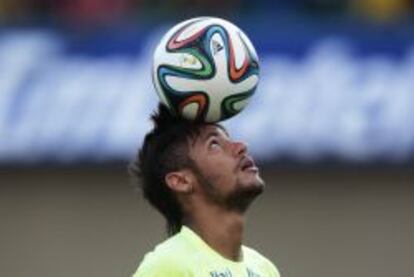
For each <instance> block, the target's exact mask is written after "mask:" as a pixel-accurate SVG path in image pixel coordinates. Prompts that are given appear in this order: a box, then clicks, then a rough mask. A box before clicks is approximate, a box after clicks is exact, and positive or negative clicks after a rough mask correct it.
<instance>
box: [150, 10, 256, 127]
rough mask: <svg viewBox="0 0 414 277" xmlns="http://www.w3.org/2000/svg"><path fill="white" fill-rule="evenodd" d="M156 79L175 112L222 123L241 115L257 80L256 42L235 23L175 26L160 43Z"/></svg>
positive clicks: (197, 21)
mask: <svg viewBox="0 0 414 277" xmlns="http://www.w3.org/2000/svg"><path fill="white" fill-rule="evenodd" d="M153 82H154V85H155V88H156V91H157V93H158V95H159V97H160V99H161V102H162V103H163V104H164V105H165V106H167V107H168V109H169V110H170V111H171V112H172V113H173V114H175V115H176V116H181V117H184V118H186V119H188V120H193V121H199V122H208V123H212V122H218V121H222V120H224V119H227V118H229V117H232V116H234V115H236V114H237V113H239V112H240V111H241V110H243V108H244V107H245V106H246V105H247V103H248V102H249V100H250V97H251V96H252V95H253V94H254V92H255V90H256V87H257V84H258V82H259V62H258V57H257V54H256V50H255V49H254V47H253V45H252V43H251V42H250V40H249V39H248V38H247V36H246V35H245V34H244V33H243V32H242V31H241V30H240V29H239V28H238V27H236V26H235V25H233V24H232V23H230V22H228V21H226V20H223V19H219V18H214V17H198V18H193V19H190V20H187V21H184V22H181V23H179V24H177V25H176V26H174V27H173V28H171V30H169V31H168V32H167V33H166V34H165V35H164V37H163V38H162V39H161V42H160V43H159V45H158V46H157V48H156V50H155V53H154V60H153Z"/></svg>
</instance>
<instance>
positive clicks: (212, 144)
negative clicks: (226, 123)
mask: <svg viewBox="0 0 414 277" xmlns="http://www.w3.org/2000/svg"><path fill="white" fill-rule="evenodd" d="M208 147H209V148H210V149H217V148H218V147H220V142H219V140H218V139H216V138H213V139H211V140H210V142H209V144H208Z"/></svg>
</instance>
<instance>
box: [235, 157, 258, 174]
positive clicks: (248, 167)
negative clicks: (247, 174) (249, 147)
mask: <svg viewBox="0 0 414 277" xmlns="http://www.w3.org/2000/svg"><path fill="white" fill-rule="evenodd" d="M240 169H241V171H254V172H258V171H259V169H258V168H257V166H256V164H255V163H254V160H253V159H252V158H251V157H249V156H244V157H243V159H241V161H240Z"/></svg>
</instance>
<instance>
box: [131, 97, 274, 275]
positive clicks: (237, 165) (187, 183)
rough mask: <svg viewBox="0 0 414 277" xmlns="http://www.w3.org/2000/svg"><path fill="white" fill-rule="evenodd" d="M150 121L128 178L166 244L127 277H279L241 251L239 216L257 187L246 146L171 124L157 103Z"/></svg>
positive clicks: (216, 130)
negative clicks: (156, 215)
mask: <svg viewBox="0 0 414 277" xmlns="http://www.w3.org/2000/svg"><path fill="white" fill-rule="evenodd" d="M152 120H153V122H154V128H153V130H152V131H151V132H150V133H148V134H147V136H146V137H145V140H144V143H143V146H142V148H141V150H140V152H139V155H138V159H137V161H136V162H135V163H134V164H133V166H132V167H131V172H132V174H133V175H134V176H137V177H139V178H140V179H141V180H140V181H141V182H140V184H141V186H142V190H143V193H144V196H145V198H147V199H148V200H149V202H150V203H151V204H152V205H153V206H154V207H155V208H156V209H158V210H159V211H160V212H161V213H162V214H163V215H164V217H165V218H166V220H167V227H168V232H169V235H170V238H169V239H167V240H166V241H164V242H163V243H161V244H159V245H158V246H157V247H156V248H155V249H154V251H152V252H150V253H149V254H147V255H146V256H145V258H144V260H143V261H142V263H141V264H140V266H139V267H138V270H137V272H136V273H135V275H134V277H143V276H156V277H158V276H161V277H162V276H168V277H175V276H197V277H199V276H209V277H216V276H217V277H219V276H220V277H230V276H233V277H235V276H248V277H253V276H255V277H259V276H262V277H264V276H266V277H267V276H269V277H279V273H278V271H277V269H276V267H275V266H274V265H273V264H272V263H271V262H270V261H269V260H268V259H266V258H265V257H263V256H262V255H260V254H259V253H257V252H256V251H254V250H252V249H250V248H248V247H246V246H244V245H242V239H243V233H244V226H245V216H244V213H245V211H246V209H247V208H248V207H249V205H250V203H251V202H252V201H253V199H255V197H256V196H258V195H259V194H260V193H261V192H262V191H263V188H264V182H263V180H262V179H261V177H260V175H259V170H258V168H257V167H256V165H255V163H254V161H253V159H252V158H251V157H250V156H249V155H248V152H247V147H246V145H245V144H243V143H241V142H235V141H233V140H232V139H231V138H230V137H229V135H228V133H227V132H226V130H225V129H224V128H223V127H222V126H220V125H218V124H203V123H194V122H189V121H185V120H183V119H179V118H177V117H174V116H172V115H171V114H170V113H169V112H168V110H167V109H166V108H165V107H164V106H162V105H160V106H159V110H158V113H156V114H154V115H153V116H152Z"/></svg>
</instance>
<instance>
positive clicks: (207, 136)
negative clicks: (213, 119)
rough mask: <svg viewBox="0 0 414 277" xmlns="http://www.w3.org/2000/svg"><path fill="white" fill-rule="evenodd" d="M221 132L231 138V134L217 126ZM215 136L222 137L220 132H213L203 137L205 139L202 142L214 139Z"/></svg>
mask: <svg viewBox="0 0 414 277" xmlns="http://www.w3.org/2000/svg"><path fill="white" fill-rule="evenodd" d="M217 127H218V128H219V129H220V130H221V131H223V133H224V134H225V135H226V136H227V137H228V138H229V137H230V136H229V133H227V131H226V130H225V129H224V128H223V127H221V126H217ZM213 136H220V132H219V130H211V131H209V132H208V133H207V134H206V135H204V136H203V138H202V140H203V141H207V140H208V139H209V138H210V137H213Z"/></svg>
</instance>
